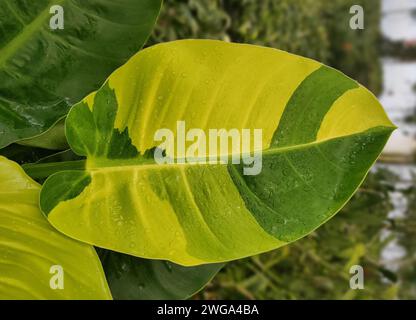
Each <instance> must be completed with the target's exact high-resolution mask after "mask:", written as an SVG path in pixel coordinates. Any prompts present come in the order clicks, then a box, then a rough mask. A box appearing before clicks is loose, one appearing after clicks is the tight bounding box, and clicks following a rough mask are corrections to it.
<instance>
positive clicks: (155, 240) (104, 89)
mask: <svg viewBox="0 0 416 320" xmlns="http://www.w3.org/2000/svg"><path fill="white" fill-rule="evenodd" d="M61 2H62V4H67V5H68V6H69V8H72V6H73V7H74V10H75V7H76V8H77V9H76V10H81V11H84V12H85V15H86V16H87V17H88V16H91V17H96V15H97V16H98V17H99V18H98V21H99V22H102V23H104V25H105V23H108V20H111V21H112V23H114V22H115V21H118V22H117V23H116V24H118V23H124V22H125V20H124V19H121V17H124V16H125V15H127V16H129V15H130V14H131V15H132V16H131V19H132V20H131V21H133V20H135V19H137V17H136V16H134V14H135V13H137V14H138V15H139V16H141V17H144V16H145V17H146V18H147V20H146V19H145V20H144V21H147V22H146V23H142V24H139V25H137V26H136V25H135V24H132V23H127V22H126V25H128V27H129V28H132V29H131V30H133V31H131V32H136V33H137V34H140V35H144V34H148V33H149V32H150V27H149V25H150V22H149V21H154V17H156V15H157V11H158V8H159V7H158V6H159V5H160V3H159V4H157V5H156V4H155V3H156V2H157V1H154V0H149V1H144V0H143V1H137V0H135V1H128V0H124V1H122V2H121V3H122V4H117V5H115V4H110V3H111V2H107V1H106V2H104V3H106V4H107V3H108V4H107V5H103V4H100V6H98V1H97V3H95V1H91V2H90V1H89V2H88V5H87V4H85V2H82V4H81V2H80V1H79V2H78V1H75V0H74V1H69V0H68V1H61ZM93 2H94V3H93ZM4 3H6V5H5V6H6V7H9V6H10V5H11V1H5V2H4ZM100 3H101V2H100ZM150 3H152V4H150ZM1 5H4V4H3V3H2V4H0V6H1ZM46 5H47V3H46V1H44V7H46ZM106 6H108V7H106ZM97 8H99V9H97ZM134 8H135V9H136V10H134ZM13 9H14V10H15V12H16V10H17V8H13ZM110 9H111V10H110ZM68 10H70V9H68ZM89 10H96V12H95V14H91V12H90V11H89ZM124 11H126V12H124ZM73 14H74V17H78V16H77V15H75V11H74V12H73ZM101 14H103V15H104V16H101ZM24 17H26V16H24ZM104 17H105V18H104ZM129 17H130V16H129ZM149 17H152V18H149ZM21 19H22V20H23V19H24V18H23V16H22V18H21ZM42 19H43V15H42V14H40V15H39V16H38V17H36V18H33V21H32V22H31V23H30V24H29V25H31V27H30V32H29V31H27V32H28V33H27V34H25V30H26V28H24V29H22V30H23V31H22V34H23V36H22V35H16V39H17V40H15V39H12V40H10V39H9V40H7V39H6V40H4V39H3V38H4V37H3V38H1V37H0V41H1V42H2V43H7V44H8V45H9V46H10V47H9V48H7V46H6V49H5V50H3V51H4V52H6V55H4V52H2V51H1V50H0V54H1V56H0V62H2V65H3V69H4V72H2V73H1V77H7V76H9V75H10V74H12V73H11V72H10V71H8V69H7V68H10V70H12V67H11V66H12V65H13V61H20V60H19V58H18V54H19V52H20V53H21V54H22V55H25V56H29V53H27V52H26V51H28V50H30V49H31V48H33V46H34V44H33V43H38V42H39V40H38V38H36V37H40V38H41V39H42V41H49V40H50V41H52V42H51V43H52V44H51V45H52V46H53V45H57V44H58V43H59V44H63V47H59V48H60V49H62V50H69V51H68V52H67V56H66V57H67V58H68V57H71V58H70V60H71V61H72V63H74V64H75V65H76V66H79V68H78V67H73V68H63V69H60V68H59V66H58V64H57V66H58V70H60V71H59V72H58V73H57V74H56V75H55V76H54V77H50V78H47V77H46V78H45V79H44V81H45V83H44V82H43V81H41V79H37V78H35V77H33V75H34V74H36V75H41V74H42V72H43V71H42V68H40V67H39V66H37V67H33V70H32V71H31V72H32V73H27V74H26V73H25V71H24V70H23V69H22V68H21V67H20V68H17V69H13V74H14V75H19V74H20V75H21V77H17V76H16V77H14V78H13V80H14V81H15V82H14V81H12V78H11V77H10V79H9V78H8V82H7V83H8V86H3V83H1V84H0V85H1V86H3V87H2V88H1V90H0V103H2V105H1V108H0V110H2V111H0V120H1V122H0V125H1V126H2V128H3V131H4V132H3V133H2V136H1V138H0V141H2V144H3V145H6V144H8V143H11V142H14V141H16V140H19V139H21V138H26V139H27V138H30V137H32V136H33V135H34V134H35V135H36V134H40V133H42V132H44V131H45V130H47V129H48V128H49V127H50V126H52V125H53V124H54V123H55V122H56V121H57V120H59V119H60V118H61V117H62V116H65V115H66V112H67V110H68V109H69V107H70V106H72V104H73V103H72V102H73V101H74V100H76V99H78V98H81V96H83V95H85V96H86V97H85V98H84V99H82V100H81V101H80V102H78V103H76V104H75V105H73V106H72V107H71V108H70V111H69V114H68V115H67V117H66V120H65V124H64V126H65V137H66V141H67V143H68V144H69V147H70V150H67V151H64V152H60V153H58V154H56V155H52V156H49V157H47V158H45V159H42V160H40V161H39V162H38V163H32V164H25V165H23V169H24V170H25V172H24V171H23V169H22V168H21V167H19V165H17V164H16V163H15V162H13V161H11V160H9V159H6V158H5V157H1V158H0V177H1V186H0V248H1V252H0V257H1V260H0V298H3V299H7V298H12V299H22V298H35V299H37V298H39V299H48V298H49V299H61V298H65V299H111V298H116V299H139V298H145V299H146V298H147V299H162V298H170V299H183V298H187V297H189V296H191V295H192V294H194V293H195V292H196V291H198V290H199V289H200V288H201V287H203V286H204V285H205V284H206V283H207V282H208V281H209V280H210V279H211V278H212V277H213V276H214V275H215V274H216V273H217V272H218V270H219V269H220V268H221V267H222V266H223V264H224V263H225V262H227V261H230V260H235V259H240V258H243V257H247V256H251V255H255V254H258V253H262V252H266V251H269V250H274V249H277V248H279V247H281V246H284V245H287V244H288V243H290V242H293V241H296V240H297V239H299V238H301V237H304V236H305V235H307V234H309V233H310V232H312V231H313V230H315V229H316V228H318V227H319V226H320V225H321V224H323V223H325V222H326V221H327V220H328V219H330V218H331V217H332V216H334V215H335V213H336V212H338V211H339V210H340V209H341V208H342V207H343V206H344V205H345V203H346V202H347V201H348V200H349V199H350V198H351V196H352V195H353V194H354V192H355V191H356V190H357V188H358V187H359V185H360V184H361V183H362V181H363V179H364V178H365V176H366V174H367V172H368V171H369V169H370V167H371V166H372V164H373V163H374V162H375V161H376V159H377V157H378V156H379V154H380V152H381V150H382V148H383V146H384V145H385V143H386V141H387V139H388V137H389V136H390V134H391V132H392V131H393V130H394V128H395V127H394V125H393V124H392V123H391V122H390V120H389V119H388V118H387V116H386V114H385V112H384V110H383V108H382V107H381V105H380V104H379V103H378V101H377V100H376V98H375V97H374V96H373V95H372V94H371V93H370V92H369V91H368V90H367V89H365V88H364V87H362V86H361V85H359V84H358V83H357V82H355V81H354V80H352V79H350V78H348V77H346V76H345V75H343V74H342V73H340V72H339V71H337V70H334V69H332V68H330V67H327V66H324V65H322V64H321V63H319V62H316V61H314V60H310V59H307V58H303V57H300V56H296V55H293V54H290V53H287V52H283V51H279V50H276V49H271V48H265V47H259V46H253V45H245V44H235V43H226V42H221V41H213V40H181V41H174V42H169V43H163V44H159V45H155V46H153V47H149V48H146V49H144V50H142V51H140V52H139V53H137V54H135V55H134V56H133V57H131V58H130V59H129V60H128V61H127V63H125V64H124V65H122V66H121V67H120V68H118V69H117V70H116V71H114V72H113V73H112V74H111V75H110V76H109V77H108V78H107V79H106V80H105V79H103V76H106V75H105V73H106V72H107V71H108V70H109V69H111V68H113V67H115V66H116V64H117V63H116V64H111V65H107V64H106V63H104V64H103V62H102V61H100V60H99V59H98V56H102V55H105V54H104V53H106V52H107V51H104V52H100V51H97V52H95V51H94V54H93V55H89V54H87V56H88V58H86V57H85V56H84V54H81V53H85V51H86V50H89V49H91V48H93V47H96V48H104V47H106V50H110V49H108V47H107V46H106V45H105V44H104V43H107V41H108V40H109V39H108V38H109V37H107V36H106V35H102V28H101V27H98V26H97V29H96V33H94V34H95V36H94V37H92V39H93V40H91V41H93V42H94V45H92V44H91V45H88V44H86V43H85V42H88V40H85V39H82V36H81V34H77V35H78V36H79V38H80V39H78V40H79V41H76V39H77V38H76V37H75V39H73V38H72V37H73V36H74V35H71V37H70V38H68V39H71V41H73V42H68V41H70V40H68V39H66V38H65V37H64V38H60V37H61V36H60V35H59V34H58V33H57V34H54V35H53V37H52V36H47V34H44V32H42ZM118 19H119V20H118ZM81 20H82V19H81V18H80V21H81ZM131 21H130V22H131ZM74 23H75V22H74ZM92 25H94V24H92ZM36 27H38V28H39V29H40V31H37V30H36ZM74 28H76V29H78V28H81V27H80V26H78V25H76V24H74ZM136 28H138V29H136ZM138 30H139V31H138ZM112 31H113V32H115V33H114V34H112V36H111V37H112V38H114V39H118V37H121V39H122V40H120V43H121V44H122V45H121V46H120V47H119V46H118V45H114V44H112V45H111V46H109V47H111V48H112V49H111V50H113V53H112V54H113V55H116V56H117V57H121V56H122V57H123V58H126V56H128V55H129V52H130V51H127V52H124V53H123V52H122V51H123V48H128V49H129V50H130V49H131V47H130V44H129V41H130V40H131V39H130V40H129V39H127V40H126V39H123V36H124V34H123V32H125V31H126V30H125V29H123V31H120V30H119V31H120V32H121V33H119V34H118V33H117V29H113V30H112ZM100 35H102V38H101V37H100ZM31 39H32V40H33V43H32V44H30V43H29V44H26V41H29V40H31ZM140 39H142V41H141V44H142V42H143V41H144V40H143V39H145V37H144V36H143V37H142V38H140ZM23 40H25V41H23ZM126 41H127V42H126ZM78 42H79V43H81V44H85V47H83V46H82V45H81V47H79V46H78V45H77V44H78ZM65 44H67V46H65ZM141 44H140V45H139V47H140V46H141ZM25 46H26V47H25ZM87 48H88V49H87ZM38 49H39V48H38ZM135 49H136V50H137V49H138V47H136V48H135ZM39 50H40V49H39ZM65 52H66V51H65ZM74 52H79V53H80V54H81V55H80V56H79V55H75V56H72V54H75V53H74ZM32 53H33V54H34V52H32ZM113 55H110V56H111V57H114V56H113ZM84 58H85V59H86V60H84ZM96 59H98V60H96ZM9 60H10V61H11V62H9V63H7V62H8V61H9ZM110 60H111V61H113V60H112V59H110ZM117 61H121V60H117ZM65 63H66V62H65V59H62V64H65ZM41 65H42V64H41ZM87 65H88V68H97V69H94V70H95V71H96V72H95V73H94V74H91V72H92V71H91V69H87V70H82V68H83V67H85V66H87ZM103 65H105V66H106V68H105V71H103V70H104V69H103V70H102V69H101V68H104V67H103ZM6 67H7V68H6ZM61 67H62V66H61ZM27 68H28V70H29V66H27ZM25 70H26V69H25ZM68 70H70V71H71V72H69V71H68ZM97 70H101V71H102V72H98V71H97ZM39 72H40V73H39ZM63 73H65V77H63V78H61V76H62V74H63ZM51 74H52V73H51ZM87 74H88V75H87ZM92 78H94V80H92ZM61 79H62V82H61ZM66 79H70V80H68V82H66ZM31 81H33V88H35V89H36V90H35V89H33V90H28V88H29V83H30V82H31ZM84 81H85V83H86V85H85V86H84V85H82V83H83V82H84ZM97 82H101V83H102V85H101V87H100V88H94V86H95V84H96V83H97ZM23 83H24V85H23ZM66 83H68V85H66ZM70 83H71V84H70ZM46 84H49V85H48V86H44V87H43V85H46ZM38 88H44V90H43V91H42V90H40V89H39V90H38ZM20 89H21V90H20ZM96 89H98V90H97V91H94V90H96ZM51 90H52V91H54V92H55V93H54V94H55V95H54V97H55V98H56V97H60V98H56V99H55V98H51V97H52V96H48V97H47V98H45V97H46V95H45V92H46V91H48V92H50V91H51ZM91 91H93V92H92V93H89V92H91ZM29 92H30V93H31V95H30V94H29ZM87 93H89V94H87ZM7 97H13V99H14V100H13V99H9V98H7ZM62 97H65V98H62ZM67 97H72V99H67ZM19 99H22V100H19ZM54 99H55V100H54ZM52 100H53V101H56V102H57V103H56V104H55V105H53V106H52V105H51V104H49V103H48V102H50V101H52ZM62 101H64V102H65V103H64V104H62V103H63V102H62ZM17 104H18V105H19V106H20V107H19V108H17V107H15V106H16V105H17ZM51 110H55V111H53V112H52V111H51ZM29 115H31V116H29ZM32 115H33V117H32ZM34 115H36V116H37V118H36V117H34ZM34 119H35V120H34ZM51 119H53V120H51ZM20 120H22V121H20ZM38 123H41V125H37V124H38ZM186 129H189V130H188V131H186ZM50 132H51V131H49V133H50ZM240 133H241V135H240ZM41 137H42V145H43V146H45V144H46V145H48V139H49V138H48V132H46V133H45V134H43V135H42V136H41ZM49 137H50V136H49ZM217 138H218V139H217ZM37 139H39V138H37ZM50 139H52V138H50ZM247 140H248V143H246V142H247ZM45 141H46V142H45ZM230 141H231V142H232V143H231V142H230ZM26 142H27V141H26ZM228 142H230V143H228ZM26 144H27V143H26ZM29 144H32V145H33V144H34V145H39V140H37V142H36V140H35V142H33V141H29ZM224 146H225V147H224ZM222 147H224V148H222ZM60 159H66V161H59V160H60ZM32 179H36V180H37V181H40V182H42V183H43V185H42V186H41V185H40V184H38V183H37V182H35V181H34V180H32ZM97 253H98V254H97Z"/></svg>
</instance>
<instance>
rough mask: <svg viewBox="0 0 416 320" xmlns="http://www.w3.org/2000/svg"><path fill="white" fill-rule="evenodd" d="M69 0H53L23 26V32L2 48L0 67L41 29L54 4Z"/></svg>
mask: <svg viewBox="0 0 416 320" xmlns="http://www.w3.org/2000/svg"><path fill="white" fill-rule="evenodd" d="M65 1H67V0H51V1H49V3H48V4H47V6H46V8H45V9H44V10H42V11H41V12H40V14H39V15H38V16H37V17H36V18H35V19H34V20H33V21H32V22H30V23H29V24H27V25H26V26H24V27H23V29H22V30H21V32H20V33H19V34H18V35H17V36H16V37H14V38H13V40H11V41H10V42H8V43H7V44H6V46H5V47H3V48H2V49H0V68H3V67H4V66H5V64H6V62H7V61H8V60H9V59H10V57H11V56H13V55H14V54H15V53H16V52H17V51H18V50H19V49H20V48H21V47H22V46H23V45H24V44H25V43H26V42H27V41H28V40H29V39H30V37H31V36H32V35H33V34H35V33H36V32H38V31H40V29H41V26H42V24H43V23H44V22H45V21H46V20H47V19H48V17H49V9H50V7H51V6H53V5H60V4H62V3H63V2H65Z"/></svg>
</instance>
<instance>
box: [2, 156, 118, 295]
mask: <svg viewBox="0 0 416 320" xmlns="http://www.w3.org/2000/svg"><path fill="white" fill-rule="evenodd" d="M0 180H1V185H0V230H1V232H0V299H111V294H110V291H109V288H108V285H107V282H106V279H105V276H104V272H103V269H102V267H101V263H100V260H99V259H98V256H97V254H96V252H95V250H94V248H93V247H92V246H90V245H87V244H84V243H81V242H78V241H76V240H73V239H71V238H68V237H66V236H65V235H63V234H61V233H59V232H57V231H56V230H55V229H54V228H53V227H52V226H51V225H50V224H49V223H48V221H47V220H46V219H45V217H44V216H43V215H42V213H41V212H40V210H39V207H38V201H39V191H40V186H39V185H38V184H37V183H36V182H34V181H33V180H32V179H30V178H29V177H28V176H27V175H26V174H25V172H24V171H23V170H22V169H21V168H20V167H19V166H18V165H17V164H16V163H15V162H12V161H10V160H7V159H6V158H4V157H0ZM56 266H59V267H60V268H62V269H60V270H61V271H60V272H62V273H61V274H58V273H57V272H58V271H56V270H58V269H57V268H56ZM54 276H60V277H62V278H61V279H60V280H58V279H54ZM55 281H57V282H55ZM60 281H61V282H60ZM57 285H59V286H58V287H57Z"/></svg>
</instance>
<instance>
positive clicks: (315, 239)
mask: <svg viewBox="0 0 416 320" xmlns="http://www.w3.org/2000/svg"><path fill="white" fill-rule="evenodd" d="M396 182H397V177H396V176H395V175H394V174H392V173H391V172H390V171H388V170H386V169H378V170H374V171H373V172H372V173H371V174H370V175H369V176H368V178H367V179H366V182H365V183H364V185H363V186H362V187H361V188H360V190H359V192H358V193H357V194H356V195H355V196H354V198H353V199H352V200H351V202H350V203H349V204H348V205H347V206H346V207H345V208H344V209H343V210H342V211H341V212H340V213H339V214H338V215H337V216H336V217H335V218H334V219H332V220H331V221H329V222H328V223H327V224H325V225H324V226H322V228H320V229H318V230H317V231H315V232H314V233H313V234H311V235H309V236H307V237H305V238H304V239H301V240H299V241H298V242H295V243H293V244H290V245H288V246H286V247H284V248H282V249H280V250H276V251H273V252H271V253H267V254H263V255H260V256H255V257H251V258H248V259H245V260H240V261H236V262H232V263H230V264H228V265H227V266H226V267H225V268H224V269H223V270H222V271H221V272H220V273H219V274H218V275H217V277H216V278H215V279H214V280H213V282H212V283H211V284H210V285H209V286H208V287H207V288H206V289H205V290H204V291H203V292H202V293H200V294H199V295H197V296H196V297H195V298H207V299H238V298H242V299H395V298H398V297H400V298H413V299H414V298H416V295H415V292H414V290H415V286H414V282H413V281H414V280H413V279H414V278H412V276H413V275H414V267H413V266H414V262H413V263H411V261H414V260H410V261H408V263H406V272H403V271H399V272H397V271H395V270H392V269H391V267H390V266H389V265H386V264H385V263H384V262H383V259H382V252H383V249H384V248H385V247H386V246H387V245H388V244H389V243H391V242H392V241H393V240H394V239H397V237H399V238H401V239H403V240H405V241H407V243H408V245H410V244H413V247H414V243H415V230H414V223H413V222H412V221H414V220H413V219H414V218H413V215H414V212H415V211H414V207H413V209H412V210H413V214H412V215H409V216H408V217H406V219H405V220H404V221H403V226H404V225H406V226H407V227H410V228H413V230H409V232H408V233H402V232H400V233H397V232H396V231H397V230H396V226H395V225H396V223H397V222H396V221H395V220H392V219H391V218H389V217H388V213H389V211H391V209H392V204H391V202H390V197H389V194H390V192H391V191H393V190H395V185H396ZM409 223H410V224H409ZM407 227H406V228H407ZM387 230H391V231H394V233H393V234H390V235H387V236H386V231H387ZM395 230H396V231H395ZM413 250H414V249H413ZM413 252H414V251H413ZM412 257H413V258H412ZM408 258H409V259H414V253H413V254H409V255H408ZM354 264H360V265H362V266H363V268H364V272H365V289H364V290H351V289H350V287H349V279H350V277H351V275H350V273H349V268H350V266H351V265H354Z"/></svg>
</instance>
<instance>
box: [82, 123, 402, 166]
mask: <svg viewBox="0 0 416 320" xmlns="http://www.w3.org/2000/svg"><path fill="white" fill-rule="evenodd" d="M394 129H395V127H388V126H377V127H373V128H370V129H369V130H365V131H362V132H357V133H354V134H350V135H346V136H340V137H332V138H329V139H323V140H317V141H313V142H308V143H304V144H299V145H295V146H289V147H278V148H273V147H272V148H269V149H266V150H263V151H262V157H263V158H264V156H265V155H266V156H267V155H275V154H279V153H283V152H288V151H293V150H298V149H304V148H307V147H312V146H319V145H321V144H323V143H325V142H328V141H331V140H334V139H339V138H347V137H352V136H359V135H362V134H364V133H366V132H368V131H376V130H377V131H390V132H391V131H393V130H394ZM208 156H209V155H207V156H206V157H205V158H204V159H206V158H207V157H208ZM240 156H242V155H240ZM228 158H229V161H228V163H216V164H209V163H198V162H186V161H185V163H177V161H178V160H180V159H178V158H175V159H174V160H175V163H172V164H157V163H155V162H154V160H153V158H151V159H140V158H135V159H108V158H102V159H99V158H96V159H91V160H89V159H87V160H86V166H85V170H87V171H90V172H92V171H117V170H124V169H126V168H141V169H149V168H152V167H154V168H160V169H170V168H174V167H181V168H183V167H184V166H209V165H230V164H232V162H231V161H230V160H231V158H232V154H230V155H228ZM97 160H98V163H100V160H101V161H102V160H104V161H103V162H105V163H106V165H105V166H100V165H95V164H97ZM129 161H132V162H133V161H138V163H132V164H123V162H129ZM139 161H140V162H139ZM111 163H114V165H110V164H111Z"/></svg>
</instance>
